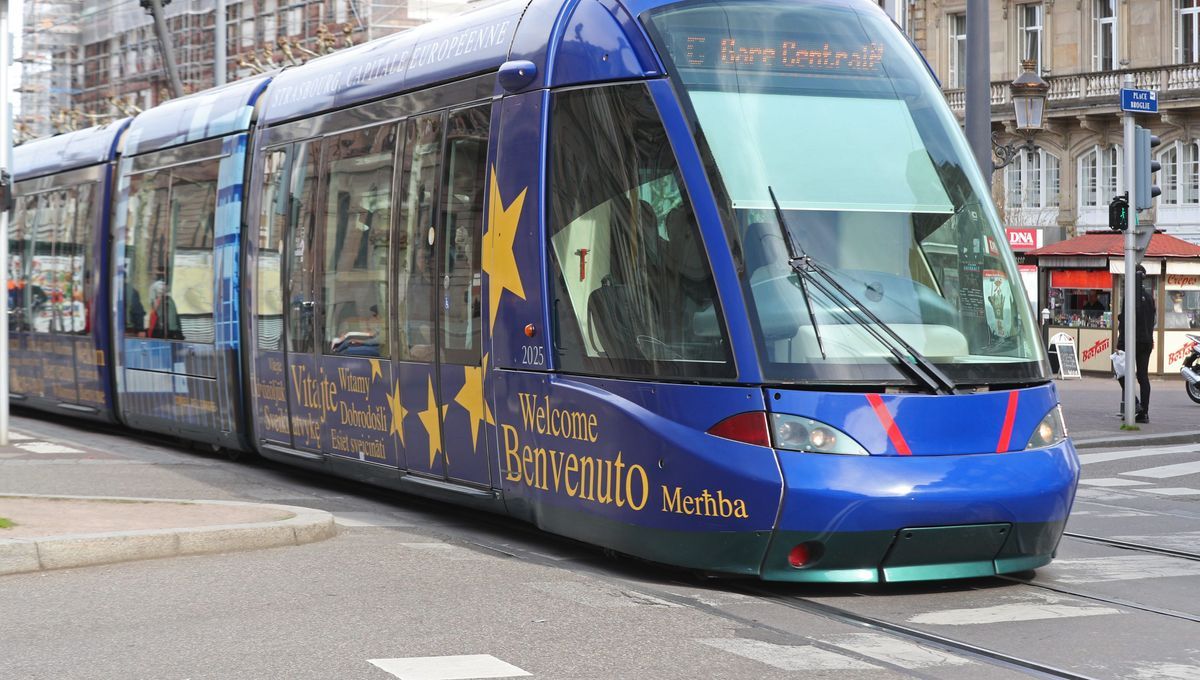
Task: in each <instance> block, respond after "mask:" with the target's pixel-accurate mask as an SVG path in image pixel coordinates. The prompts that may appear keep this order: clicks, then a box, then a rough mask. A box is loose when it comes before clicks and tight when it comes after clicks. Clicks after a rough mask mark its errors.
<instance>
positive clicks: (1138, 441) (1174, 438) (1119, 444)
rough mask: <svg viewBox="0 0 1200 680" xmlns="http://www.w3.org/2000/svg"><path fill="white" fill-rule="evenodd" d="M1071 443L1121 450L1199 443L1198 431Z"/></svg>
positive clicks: (1076, 446) (1096, 438) (1081, 447)
mask: <svg viewBox="0 0 1200 680" xmlns="http://www.w3.org/2000/svg"><path fill="white" fill-rule="evenodd" d="M1072 441H1073V442H1074V444H1075V448H1077V449H1100V448H1108V449H1123V448H1130V447H1134V446H1154V445H1156V444H1157V445H1167V444H1196V443H1200V430H1191V431H1188V432H1172V433H1171V434H1154V435H1145V436H1141V435H1138V434H1137V433H1133V432H1131V433H1130V434H1127V435H1124V436H1117V437H1093V438H1091V439H1073V440H1072Z"/></svg>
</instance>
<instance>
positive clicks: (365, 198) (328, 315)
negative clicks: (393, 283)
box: [322, 125, 396, 357]
mask: <svg viewBox="0 0 1200 680" xmlns="http://www.w3.org/2000/svg"><path fill="white" fill-rule="evenodd" d="M325 144H326V146H325V156H324V161H323V166H324V173H325V186H326V192H325V195H326V205H325V267H324V285H323V295H322V300H323V301H324V304H325V317H324V318H325V349H324V352H325V353H326V354H340V355H346V356H364V357H386V356H388V342H387V328H388V295H387V289H388V281H387V273H388V249H389V247H388V241H389V239H388V237H389V234H390V232H391V226H392V169H393V167H394V165H395V163H394V158H395V150H396V125H383V126H379V127H374V128H368V129H365V130H356V131H354V132H348V133H345V134H342V135H338V136H336V137H332V138H330V139H327V140H326V142H325Z"/></svg>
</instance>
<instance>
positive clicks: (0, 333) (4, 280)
mask: <svg viewBox="0 0 1200 680" xmlns="http://www.w3.org/2000/svg"><path fill="white" fill-rule="evenodd" d="M10 64H12V36H10V35H9V33H8V0H0V107H2V109H0V171H4V172H9V173H11V172H12V102H11V101H10V99H11V96H10V95H11V92H10V90H9V85H8V69H9V65H10ZM12 189H13V187H11V186H10V187H9V189H8V190H9V191H10V192H11V191H12ZM0 263H2V264H0V446H8V211H7V210H3V211H0Z"/></svg>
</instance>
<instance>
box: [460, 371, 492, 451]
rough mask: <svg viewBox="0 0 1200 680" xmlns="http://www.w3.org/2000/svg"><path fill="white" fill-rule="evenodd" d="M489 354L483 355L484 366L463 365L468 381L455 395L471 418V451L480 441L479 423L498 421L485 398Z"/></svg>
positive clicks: (490, 423)
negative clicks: (484, 388)
mask: <svg viewBox="0 0 1200 680" xmlns="http://www.w3.org/2000/svg"><path fill="white" fill-rule="evenodd" d="M487 360H488V358H487V355H486V354H485V355H484V356H483V365H482V366H463V371H464V372H465V373H466V382H464V383H463V386H462V389H461V390H459V391H458V395H457V396H456V397H454V401H455V402H456V403H457V404H458V405H459V406H462V407H463V408H464V409H466V411H467V413H468V414H469V415H470V419H471V452H472V453H474V452H475V448H476V446H477V445H478V443H479V423H480V421H484V422H486V423H487V424H489V425H495V424H496V421H495V420H493V419H492V409H491V408H489V407H488V404H487V400H486V399H484V398H483V376H484V374H485V373H487Z"/></svg>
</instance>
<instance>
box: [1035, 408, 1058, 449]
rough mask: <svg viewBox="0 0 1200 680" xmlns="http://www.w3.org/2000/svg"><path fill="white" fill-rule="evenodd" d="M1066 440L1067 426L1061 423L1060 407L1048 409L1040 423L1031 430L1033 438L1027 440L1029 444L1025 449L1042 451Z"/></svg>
mask: <svg viewBox="0 0 1200 680" xmlns="http://www.w3.org/2000/svg"><path fill="white" fill-rule="evenodd" d="M1066 438H1067V424H1066V423H1065V422H1063V415H1062V407H1061V406H1055V407H1054V408H1052V409H1050V412H1049V413H1047V414H1046V417H1045V418H1042V422H1040V423H1038V426H1037V427H1035V428H1033V436H1032V437H1030V438H1029V443H1028V444H1026V445H1025V448H1026V449H1042V448H1045V447H1047V446H1054V445H1055V444H1057V443H1059V442H1061V441H1062V440H1064V439H1066Z"/></svg>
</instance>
